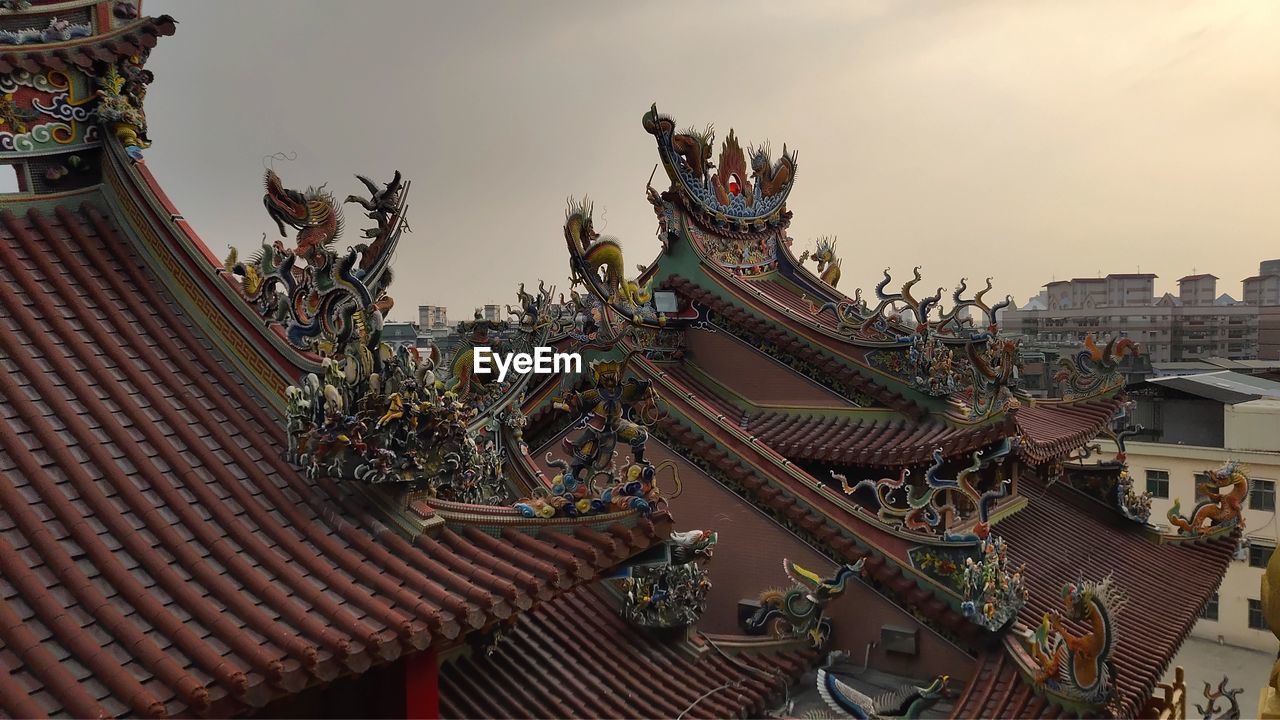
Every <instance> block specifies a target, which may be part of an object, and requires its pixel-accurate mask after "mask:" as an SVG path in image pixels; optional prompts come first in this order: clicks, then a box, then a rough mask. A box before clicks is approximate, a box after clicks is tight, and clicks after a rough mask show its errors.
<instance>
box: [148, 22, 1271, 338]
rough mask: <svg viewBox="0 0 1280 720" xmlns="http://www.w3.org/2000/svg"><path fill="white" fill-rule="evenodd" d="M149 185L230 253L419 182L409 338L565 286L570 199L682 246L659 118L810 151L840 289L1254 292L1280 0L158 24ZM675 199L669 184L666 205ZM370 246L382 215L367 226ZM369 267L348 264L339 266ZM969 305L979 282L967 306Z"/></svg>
mask: <svg viewBox="0 0 1280 720" xmlns="http://www.w3.org/2000/svg"><path fill="white" fill-rule="evenodd" d="M145 10H146V12H147V13H148V14H153V15H154V14H160V13H168V14H171V15H173V16H174V17H175V18H176V19H177V20H178V22H179V25H178V33H177V35H176V36H174V37H171V38H162V39H161V43H160V45H159V47H157V49H156V50H155V51H154V52H153V54H152V57H151V60H150V63H149V67H150V68H151V69H152V70H153V71H154V72H155V76H156V80H155V83H154V85H152V87H151V91H150V92H149V94H148V96H147V115H148V120H149V123H150V134H151V137H152V139H153V140H154V143H155V144H154V146H153V147H152V148H151V149H150V150H149V151H148V152H147V162H148V164H149V165H150V166H151V168H152V170H153V171H154V172H155V174H156V175H157V176H158V177H159V178H160V180H161V182H162V183H163V184H164V186H165V188H166V189H167V190H168V192H169V193H170V195H171V196H172V198H173V200H174V202H175V203H176V204H177V205H178V207H180V208H181V209H182V211H183V213H184V214H185V215H186V217H187V218H188V219H189V220H190V221H191V222H192V224H193V225H194V226H195V227H196V229H197V230H198V231H199V232H200V233H201V235H202V236H203V238H204V239H205V241H206V242H207V243H208V244H209V245H210V246H211V247H212V248H213V250H214V252H216V253H218V254H219V255H220V256H221V255H222V254H223V253H224V252H225V249H226V247H227V246H228V245H231V244H235V245H238V246H239V247H240V248H241V250H250V249H253V248H255V247H257V246H258V244H259V242H260V239H261V237H262V234H263V233H264V232H267V233H270V234H271V237H275V235H274V233H275V229H274V228H275V226H274V223H272V222H271V221H270V219H269V218H268V217H267V216H266V214H265V212H264V211H263V208H262V203H261V196H262V186H261V182H260V180H261V174H262V171H263V157H264V156H266V155H270V154H272V153H277V152H288V153H297V160H296V161H294V162H277V163H276V164H275V167H276V170H277V171H278V172H279V173H280V174H281V176H282V177H283V179H284V180H285V182H286V184H287V185H289V186H292V187H305V186H306V185H309V184H319V183H321V182H326V181H327V182H328V183H329V187H330V189H332V190H334V191H335V194H336V195H337V196H338V197H339V198H342V197H345V196H346V195H347V194H348V193H350V192H353V191H355V190H357V189H360V188H359V186H358V184H357V182H356V181H355V179H354V178H353V177H352V174H353V173H356V172H359V173H363V174H367V175H371V176H373V177H374V178H375V179H379V180H385V179H389V177H390V175H391V173H392V171H393V170H395V169H397V168H399V169H400V170H402V171H403V172H404V173H405V175H406V176H407V177H408V178H410V179H411V180H412V181H413V188H412V192H411V209H410V212H409V222H410V225H411V227H412V229H413V232H412V233H411V234H408V235H406V236H405V238H404V239H403V240H402V242H401V246H400V250H399V253H398V256H397V258H396V262H395V268H396V270H397V272H398V279H397V281H396V282H395V284H394V285H393V287H392V295H393V296H394V297H395V298H396V300H397V305H396V308H395V310H393V311H392V314H391V317H392V318H393V319H410V318H416V307H417V305H419V304H424V303H430V304H443V305H448V306H449V309H450V319H451V320H454V321H457V320H462V319H465V318H466V317H468V316H469V315H470V310H471V308H473V307H474V306H476V305H479V304H482V303H485V302H503V303H506V302H511V301H513V299H514V293H515V288H516V285H517V284H518V283H519V282H521V281H526V282H530V283H532V284H536V282H537V280H538V279H539V278H545V279H547V281H548V282H555V283H557V284H558V285H560V286H561V288H562V289H563V288H564V286H565V284H566V283H565V277H566V276H567V260H566V254H565V249H564V241H563V235H562V231H561V226H562V223H563V220H564V209H565V199H566V198H567V197H568V196H570V195H578V196H580V195H582V194H584V193H587V194H590V195H591V197H592V198H593V199H594V200H595V207H596V227H597V229H601V228H603V230H602V231H603V232H604V233H605V234H610V235H615V236H617V237H619V238H620V239H621V240H622V242H623V246H624V248H625V249H626V254H627V266H628V267H629V268H634V267H635V265H637V264H640V263H647V262H648V261H649V260H650V259H651V258H652V257H653V256H654V255H655V254H656V253H657V252H658V243H657V241H656V239H655V237H654V231H655V221H654V216H653V212H652V210H651V209H650V206H649V204H648V203H647V202H646V201H645V199H644V185H645V181H646V179H647V178H648V177H649V174H650V172H651V171H652V170H653V167H654V164H655V163H656V162H657V154H656V152H655V149H654V143H653V140H652V137H651V136H649V135H648V134H647V133H645V132H644V130H643V129H642V128H641V126H640V117H641V115H642V114H643V113H644V111H645V110H647V109H648V107H649V105H650V103H652V102H655V101H656V102H657V103H658V108H659V109H660V110H661V111H663V112H667V113H670V114H672V115H674V116H675V118H676V120H677V122H678V123H679V124H680V126H681V127H684V126H687V125H698V126H701V125H704V124H706V123H714V124H715V126H716V128H717V152H718V145H719V140H720V139H721V138H723V137H724V135H726V134H727V133H728V130H729V129H730V128H731V127H732V128H735V129H736V131H737V134H738V137H739V138H740V139H741V140H742V142H743V144H744V145H746V144H750V143H758V142H760V141H762V140H766V139H768V140H771V141H772V143H773V145H774V147H775V148H780V147H781V146H782V143H783V142H786V143H787V145H788V146H789V147H790V148H794V149H798V150H799V153H800V156H799V164H798V169H797V174H796V175H797V182H796V187H795V189H794V190H793V192H792V193H791V197H790V200H789V202H788V206H789V207H790V209H791V210H792V211H793V212H794V213H795V218H794V220H793V222H792V226H791V235H792V236H793V237H794V238H795V239H796V247H797V252H799V249H800V248H803V247H805V246H807V245H808V244H809V243H810V242H811V241H812V239H813V238H814V237H816V236H818V235H823V234H834V235H837V236H838V237H839V246H838V249H839V251H840V254H841V256H842V257H843V258H844V264H843V271H844V277H843V279H842V280H841V284H840V287H841V289H843V290H845V291H846V292H848V293H850V294H852V290H853V288H854V287H857V286H862V287H865V288H867V289H868V290H870V289H871V286H872V285H874V284H875V282H876V281H877V280H878V279H879V273H880V270H881V269H882V268H884V267H886V266H892V267H893V268H894V269H895V270H896V271H897V272H898V273H903V274H909V272H910V269H911V267H912V266H913V265H916V264H921V265H923V266H924V270H923V273H924V275H925V282H924V283H923V285H925V286H927V287H929V288H930V289H931V288H933V287H937V286H938V285H943V286H946V287H947V288H948V289H949V288H951V287H952V286H953V285H954V284H955V282H956V281H957V280H958V279H959V277H960V276H961V275H966V276H968V277H969V278H971V279H972V278H982V277H985V276H987V275H994V276H995V278H996V279H995V285H996V289H997V291H999V292H1001V293H1006V292H1007V293H1012V294H1013V295H1014V296H1015V298H1016V299H1017V300H1018V302H1019V303H1021V302H1023V301H1024V300H1025V299H1026V297H1027V296H1028V295H1030V294H1033V293H1034V292H1037V290H1038V288H1039V286H1040V285H1042V284H1043V283H1045V282H1048V281H1049V280H1051V279H1054V278H1057V279H1063V278H1069V277H1072V276H1094V275H1096V274H1097V273H1098V272H1099V271H1101V272H1103V273H1106V272H1132V271H1136V270H1137V269H1139V267H1140V268H1141V270H1142V271H1144V272H1155V273H1157V274H1159V275H1160V280H1158V281H1157V289H1160V290H1163V289H1173V288H1174V287H1175V286H1174V282H1175V281H1176V279H1177V278H1179V277H1181V276H1182V275H1185V274H1189V273H1191V272H1192V271H1193V270H1196V271H1199V272H1212V273H1214V274H1216V275H1218V276H1219V277H1220V278H1222V280H1220V281H1219V292H1229V293H1231V294H1233V295H1235V296H1236V297H1239V294H1240V280H1241V279H1242V278H1244V277H1247V276H1249V275H1252V274H1254V273H1255V272H1256V271H1257V263H1258V261H1259V260H1260V259H1265V258H1271V257H1280V41H1277V38H1280V2H1272V1H1271V0H1255V1H1253V2H1221V1H1216V2H1208V1H1205V2H1174V1H1173V0H1169V1H1162V2H1125V3H1115V2H1113V1H1111V0H1106V1H1103V2H1086V1H1082V0H1062V1H1060V2H1054V1H1049V0H1042V1H1039V2H1035V3H1025V2H968V3H963V2H843V1H834V0H833V1H829V2H810V3H794V4H793V3H777V2H773V1H772V0H739V1H737V2H732V3H729V2H723V3H721V2H698V3H682V2H681V3H677V2H671V3H663V2H582V3H547V2H536V3H532V2H516V3H497V2H467V3H461V2H459V3H447V4H446V3H434V2H423V1H420V0H399V1H392V0H383V1H381V2H352V1H351V0H334V1H328V2H321V1H319V0H308V1H306V2H299V1H294V0H271V1H270V2H264V1H263V0H218V1H217V2H211V1H210V0H147V2H146V3H145ZM659 181H662V184H663V186H665V179H664V177H663V173H662V172H661V170H659V172H658V178H657V179H656V180H655V185H656V184H658V182H659ZM347 219H348V231H347V234H346V236H345V239H346V240H348V241H351V242H355V241H356V240H357V238H358V236H359V233H358V232H357V230H358V228H359V227H360V225H361V222H362V221H363V220H364V218H363V217H361V216H360V214H359V213H357V212H356V208H354V206H353V207H352V208H351V209H349V210H348V211H347ZM344 246H345V245H344ZM971 284H972V283H971Z"/></svg>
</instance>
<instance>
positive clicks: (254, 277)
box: [225, 170, 408, 372]
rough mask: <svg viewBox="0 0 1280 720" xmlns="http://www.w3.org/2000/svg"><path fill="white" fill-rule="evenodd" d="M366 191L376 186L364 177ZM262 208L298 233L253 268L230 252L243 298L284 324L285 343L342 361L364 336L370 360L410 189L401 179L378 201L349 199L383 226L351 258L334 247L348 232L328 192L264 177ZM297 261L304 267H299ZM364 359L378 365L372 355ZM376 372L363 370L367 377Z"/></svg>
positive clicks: (264, 253)
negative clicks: (297, 187) (289, 244)
mask: <svg viewBox="0 0 1280 720" xmlns="http://www.w3.org/2000/svg"><path fill="white" fill-rule="evenodd" d="M361 181H362V182H364V183H365V184H366V185H367V186H369V187H371V188H373V187H374V186H373V183H371V182H369V181H368V180H367V179H366V178H361ZM263 183H264V185H265V187H266V193H265V194H264V196H263V205H264V206H265V207H266V209H267V215H268V216H269V217H270V218H271V219H272V220H274V221H275V223H276V227H277V228H278V229H279V232H280V235H281V237H288V234H289V229H293V230H295V231H296V238H295V245H294V247H293V248H286V247H285V244H284V242H283V241H280V240H277V241H275V242H274V243H266V242H265V238H264V242H263V244H262V249H261V250H260V251H259V252H258V253H257V254H256V255H255V256H254V257H252V258H250V259H249V260H248V261H247V262H246V261H242V260H241V259H240V257H239V252H238V251H237V250H236V249H235V248H232V249H231V253H230V255H229V256H228V257H227V260H226V263H225V270H226V272H227V274H228V276H230V277H233V278H237V279H239V288H240V293H241V295H242V296H243V297H244V298H245V300H246V301H248V302H249V303H250V304H251V305H253V306H254V307H255V308H256V309H257V310H258V312H259V314H260V315H261V317H262V318H263V320H265V321H266V322H268V323H278V324H282V325H284V326H285V337H286V338H287V339H288V341H289V343H290V344H291V345H293V346H294V347H296V348H299V349H302V350H309V351H312V352H318V353H322V354H326V355H339V354H342V353H344V352H345V351H346V345H347V343H348V341H350V340H351V339H352V338H353V337H356V336H357V335H359V336H361V337H362V338H363V340H365V342H364V345H363V346H364V348H365V350H366V351H368V354H372V353H373V351H374V348H375V347H376V344H377V341H378V339H379V335H380V333H381V329H382V319H383V316H384V314H385V313H386V312H387V311H388V310H390V309H391V306H392V304H393V301H392V300H391V298H390V297H388V296H387V294H386V289H387V287H388V286H389V285H390V283H391V279H392V275H391V270H390V267H389V264H390V259H391V255H392V254H393V253H394V251H395V248H396V245H397V244H398V242H399V238H400V235H401V232H402V229H403V222H404V211H405V202H404V195H405V192H406V191H407V189H408V183H406V182H402V181H401V178H400V174H399V173H396V176H395V178H394V179H393V180H392V181H391V182H390V183H387V185H386V186H385V187H384V188H382V189H380V190H374V191H373V193H372V195H373V197H371V198H369V199H362V198H358V197H356V196H351V197H349V198H348V201H349V202H357V203H359V204H360V205H361V206H362V207H366V208H371V209H370V210H369V217H370V218H371V219H374V220H375V221H376V222H377V226H376V227H375V228H372V229H370V230H366V231H365V237H366V238H371V239H372V240H373V242H372V243H370V244H368V245H365V244H357V245H356V246H355V247H352V248H349V249H348V250H347V251H346V253H344V254H341V255H340V254H339V253H338V252H337V251H336V250H335V249H334V245H335V244H336V242H337V240H338V238H339V237H340V236H341V233H342V212H341V210H340V208H339V207H338V205H337V203H336V201H335V200H334V199H333V196H332V194H330V193H328V192H326V191H325V190H324V188H323V186H322V187H320V188H308V189H307V190H305V191H299V190H292V189H289V188H287V187H285V186H284V183H283V182H282V181H281V179H280V176H279V175H277V174H276V172H275V171H274V170H267V171H266V173H265V176H264V179H263ZM299 262H302V263H305V265H304V266H299V264H298V263H299ZM364 360H366V361H369V362H372V361H371V359H370V358H369V357H367V356H366V357H365V358H364ZM369 369H376V368H362V372H363V371H365V370H369Z"/></svg>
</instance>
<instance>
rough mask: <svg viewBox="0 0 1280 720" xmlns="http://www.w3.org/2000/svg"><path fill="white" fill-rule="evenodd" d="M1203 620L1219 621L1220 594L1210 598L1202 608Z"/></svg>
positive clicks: (1201, 616)
mask: <svg viewBox="0 0 1280 720" xmlns="http://www.w3.org/2000/svg"><path fill="white" fill-rule="evenodd" d="M1200 619H1201V620H1217V619H1218V593H1214V594H1213V595H1212V596H1210V597H1209V601H1208V602H1206V603H1205V604H1204V607H1202V608H1200Z"/></svg>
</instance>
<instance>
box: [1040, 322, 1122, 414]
mask: <svg viewBox="0 0 1280 720" xmlns="http://www.w3.org/2000/svg"><path fill="white" fill-rule="evenodd" d="M1140 353H1141V348H1139V346H1138V344H1137V343H1135V342H1134V341H1133V340H1131V339H1129V338H1127V337H1113V338H1111V339H1110V340H1108V341H1107V344H1106V345H1105V346H1104V347H1098V343H1097V342H1096V341H1095V340H1094V337H1093V335H1092V334H1090V335H1086V336H1085V338H1084V348H1083V349H1082V350H1080V351H1079V352H1077V353H1076V354H1075V355H1073V356H1072V357H1064V358H1062V359H1061V360H1059V361H1058V365H1059V369H1058V372H1056V373H1054V376H1053V379H1054V381H1055V382H1057V383H1058V387H1059V389H1060V390H1061V392H1062V398H1063V399H1064V400H1078V399H1083V398H1090V397H1095V396H1097V395H1102V394H1104V393H1107V392H1110V391H1112V390H1115V389H1116V388H1118V387H1120V386H1121V385H1123V384H1124V375H1122V374H1121V373H1120V371H1119V369H1118V368H1119V365H1120V361H1121V360H1122V359H1124V357H1125V356H1126V355H1138V354H1140Z"/></svg>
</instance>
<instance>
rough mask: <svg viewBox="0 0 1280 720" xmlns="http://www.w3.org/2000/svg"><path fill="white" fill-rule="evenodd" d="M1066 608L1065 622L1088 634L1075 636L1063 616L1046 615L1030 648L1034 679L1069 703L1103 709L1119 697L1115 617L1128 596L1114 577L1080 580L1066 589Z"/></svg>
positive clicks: (1065, 587)
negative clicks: (1114, 653) (1113, 655)
mask: <svg viewBox="0 0 1280 720" xmlns="http://www.w3.org/2000/svg"><path fill="white" fill-rule="evenodd" d="M1062 604H1063V609H1064V611H1065V616H1066V618H1069V619H1070V620H1072V621H1073V623H1074V624H1075V625H1077V626H1079V625H1083V627H1085V628H1086V630H1085V631H1084V632H1082V633H1080V634H1076V633H1074V632H1072V631H1071V630H1070V629H1068V627H1067V625H1066V622H1065V621H1064V618H1063V615H1062V614H1060V613H1058V612H1052V613H1045V615H1044V619H1043V621H1042V622H1041V623H1040V625H1039V627H1037V628H1036V630H1035V633H1034V635H1033V636H1032V638H1031V643H1030V648H1029V650H1030V653H1031V657H1032V659H1033V660H1034V661H1035V663H1036V665H1037V669H1036V673H1035V676H1034V681H1035V683H1036V686H1037V687H1039V688H1042V689H1044V690H1046V691H1048V692H1051V693H1053V694H1055V695H1057V696H1059V697H1061V698H1064V699H1066V700H1068V701H1071V702H1075V703H1079V704H1081V705H1084V706H1086V707H1089V708H1100V707H1102V706H1104V705H1106V704H1107V703H1108V702H1109V701H1110V700H1111V698H1112V696H1113V695H1114V693H1115V668H1114V667H1113V666H1112V663H1111V652H1112V650H1114V649H1115V644H1116V631H1115V623H1114V620H1113V616H1114V615H1115V614H1116V613H1117V612H1118V611H1119V610H1120V608H1121V606H1123V604H1124V599H1123V595H1122V593H1121V592H1120V591H1119V588H1118V587H1116V586H1115V585H1114V584H1113V582H1112V580H1111V577H1110V576H1107V577H1106V578H1104V579H1103V580H1101V581H1098V582H1093V581H1085V580H1083V579H1081V580H1077V581H1076V582H1073V583H1066V584H1065V585H1063V586H1062Z"/></svg>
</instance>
